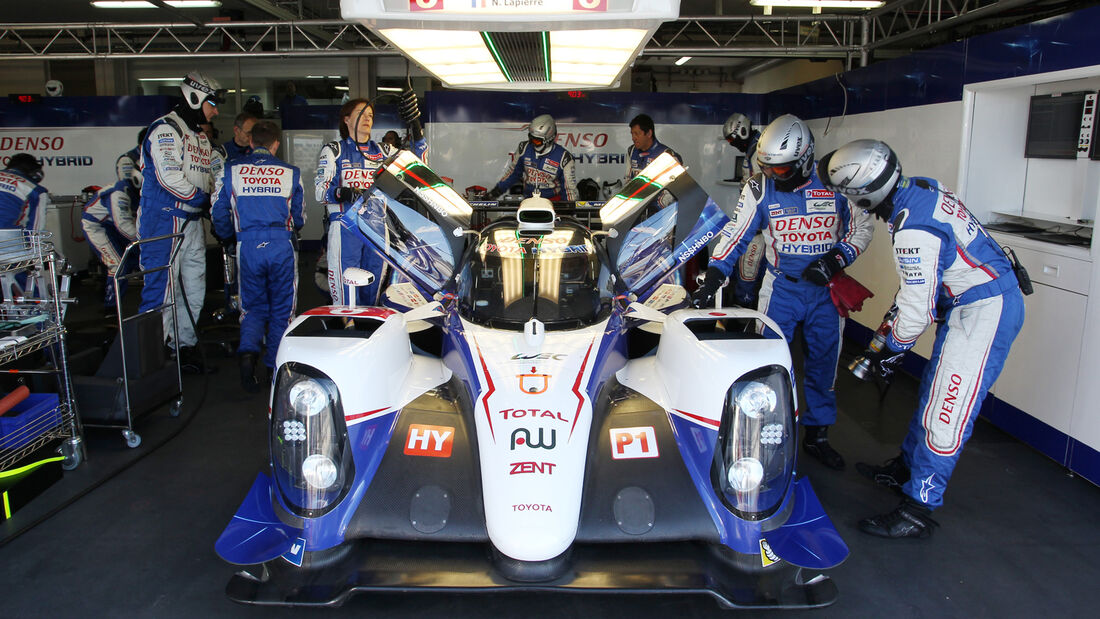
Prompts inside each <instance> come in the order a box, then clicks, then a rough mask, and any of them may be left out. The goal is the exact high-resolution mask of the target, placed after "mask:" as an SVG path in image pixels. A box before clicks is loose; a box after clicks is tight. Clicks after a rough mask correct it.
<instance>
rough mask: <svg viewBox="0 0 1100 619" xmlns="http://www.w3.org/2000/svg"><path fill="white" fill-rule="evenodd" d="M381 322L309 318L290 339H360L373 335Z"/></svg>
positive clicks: (292, 333) (364, 319) (294, 330)
mask: <svg viewBox="0 0 1100 619" xmlns="http://www.w3.org/2000/svg"><path fill="white" fill-rule="evenodd" d="M382 323H383V321H381V320H377V319H374V318H344V317H342V316H310V317H308V318H306V319H305V320H304V321H302V324H300V325H298V326H297V327H294V329H293V330H291V331H290V333H288V334H287V335H289V336H291V337H362V338H368V337H370V336H371V335H374V332H375V331H377V330H378V327H381V326H382Z"/></svg>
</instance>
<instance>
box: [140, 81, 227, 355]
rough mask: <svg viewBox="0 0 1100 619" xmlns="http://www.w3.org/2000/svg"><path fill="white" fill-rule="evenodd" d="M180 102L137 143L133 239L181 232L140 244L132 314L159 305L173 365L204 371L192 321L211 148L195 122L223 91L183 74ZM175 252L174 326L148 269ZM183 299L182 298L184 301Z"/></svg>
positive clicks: (201, 276)
mask: <svg viewBox="0 0 1100 619" xmlns="http://www.w3.org/2000/svg"><path fill="white" fill-rule="evenodd" d="M180 90H181V91H182V93H183V101H182V102H180V103H179V104H178V105H176V106H175V107H174V108H172V111H171V112H169V113H168V114H165V115H164V116H161V117H160V118H158V119H156V120H155V121H153V123H152V124H151V125H150V126H149V131H148V133H147V134H146V136H145V143H144V144H143V145H142V154H141V164H142V175H143V176H144V178H143V179H142V185H141V206H140V207H139V209H138V222H137V225H138V237H139V238H141V239H151V238H155V237H159V236H164V235H168V234H175V233H182V234H183V237H182V238H181V239H179V240H178V241H176V239H163V240H159V241H154V242H152V243H146V244H145V245H143V246H142V248H141V269H142V270H143V271H146V274H145V284H144V287H143V288H142V290H141V305H140V306H139V308H138V311H139V312H147V311H150V310H153V309H156V308H158V307H163V312H162V313H163V317H164V337H165V340H166V341H169V340H171V339H173V338H174V337H175V331H176V328H177V327H178V330H179V342H178V343H177V342H170V345H171V346H172V347H174V348H178V353H179V359H180V365H181V366H182V368H183V369H184V371H187V372H192V373H201V372H203V371H205V367H204V364H203V362H202V358H201V355H200V354H199V350H198V348H197V346H198V334H197V333H196V332H195V326H194V323H197V322H198V319H199V312H200V311H201V310H202V305H203V301H204V299H205V297H206V238H205V236H206V234H205V231H204V229H203V224H202V214H203V210H204V207H205V206H206V205H207V204H209V200H210V195H211V193H212V192H213V190H214V178H213V172H212V167H213V166H214V165H215V164H216V161H215V159H216V157H215V154H214V148H213V146H212V145H211V143H210V139H209V138H208V137H207V135H206V134H205V133H203V131H202V128H201V127H200V125H202V124H204V123H208V122H210V121H211V120H213V118H214V117H215V116H217V115H218V107H217V106H218V103H219V102H220V101H221V97H222V94H223V92H224V91H222V90H220V89H219V88H218V84H217V82H215V81H214V80H213V79H211V78H209V77H207V76H205V75H203V74H201V73H196V72H192V73H188V74H187V76H186V77H185V78H184V80H183V83H182V84H180ZM174 241H175V242H177V243H178V245H179V250H178V253H177V255H176V262H175V267H174V269H175V272H176V273H177V275H176V278H177V281H178V285H177V286H176V295H175V296H176V298H175V300H174V301H175V303H176V309H177V312H178V315H179V321H178V325H174V324H173V322H174V319H173V315H172V308H171V307H167V304H169V303H171V302H172V300H171V299H169V298H168V271H167V270H164V269H162V270H153V269H156V268H157V267H161V266H164V265H167V264H168V262H169V260H170V258H171V256H172V250H173V242H174ZM184 299H186V302H185V301H184Z"/></svg>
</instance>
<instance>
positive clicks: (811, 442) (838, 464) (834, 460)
mask: <svg viewBox="0 0 1100 619" xmlns="http://www.w3.org/2000/svg"><path fill="white" fill-rule="evenodd" d="M802 427H803V428H805V429H806V433H805V435H803V437H802V449H803V450H804V451H805V452H806V453H808V454H810V455H811V456H813V457H814V458H815V459H817V461H818V462H820V463H822V464H824V465H825V466H827V467H829V468H831V469H833V470H834V471H843V470H844V458H842V457H841V456H840V454H839V453H837V451H836V450H835V449H833V446H832V445H830V444H829V436H828V433H829V426H802Z"/></svg>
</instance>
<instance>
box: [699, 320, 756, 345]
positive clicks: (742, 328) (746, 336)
mask: <svg viewBox="0 0 1100 619" xmlns="http://www.w3.org/2000/svg"><path fill="white" fill-rule="evenodd" d="M684 326H685V327H687V328H688V330H689V331H691V332H692V333H694V334H695V337H696V338H698V339H700V340H757V339H761V338H763V337H764V336H763V335H760V334H759V333H757V326H758V325H757V321H756V319H754V318H715V319H713V320H712V319H708V318H701V319H693V320H686V321H684Z"/></svg>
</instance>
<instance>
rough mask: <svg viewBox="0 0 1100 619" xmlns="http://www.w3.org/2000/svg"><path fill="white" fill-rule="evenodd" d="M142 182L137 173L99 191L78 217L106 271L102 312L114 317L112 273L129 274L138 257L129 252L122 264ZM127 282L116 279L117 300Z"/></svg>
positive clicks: (134, 233) (134, 226)
mask: <svg viewBox="0 0 1100 619" xmlns="http://www.w3.org/2000/svg"><path fill="white" fill-rule="evenodd" d="M141 182H142V178H141V173H140V172H139V173H137V174H131V175H130V177H129V178H127V179H125V180H120V181H118V182H116V183H115V184H114V185H111V186H110V187H105V188H103V189H101V190H99V191H98V192H96V194H95V196H94V197H92V199H91V200H89V201H88V203H87V204H85V205H84V215H83V216H81V221H80V225H81V227H82V228H83V229H84V236H85V237H86V238H87V239H88V245H90V246H91V248H92V252H93V253H95V255H96V258H99V261H100V262H101V263H103V266H104V267H106V269H107V285H106V287H105V289H104V295H103V309H104V311H105V312H106V313H107V314H114V313H115V311H116V310H117V307H116V306H115V294H116V291H115V280H114V277H113V276H114V274H115V273H116V272H117V271H118V270H119V268H121V269H122V274H123V275H125V274H127V273H129V272H130V270H131V269H132V268H133V263H134V262H135V260H134V259H135V258H136V257H137V252H136V251H131V252H130V255H129V256H128V257H127V258H126V264H125V265H123V264H122V254H123V253H124V252H125V251H126V246H127V245H129V244H130V243H133V242H134V241H135V240H137V224H135V223H134V212H136V211H137V205H138V200H139V196H140V193H141ZM127 283H128V281H127V280H126V279H125V278H123V279H120V280H119V284H118V291H117V294H118V296H119V297H121V296H123V295H124V294H126V286H127Z"/></svg>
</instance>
